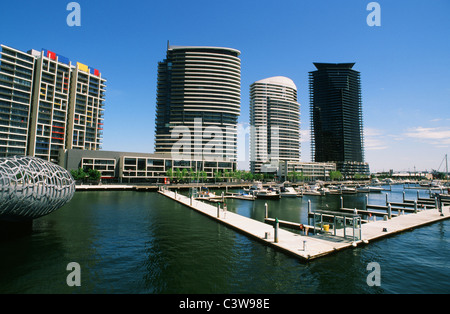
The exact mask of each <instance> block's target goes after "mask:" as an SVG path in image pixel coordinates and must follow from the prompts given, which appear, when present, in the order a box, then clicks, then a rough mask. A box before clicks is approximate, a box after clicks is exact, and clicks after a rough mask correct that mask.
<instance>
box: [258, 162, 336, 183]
mask: <svg viewBox="0 0 450 314" xmlns="http://www.w3.org/2000/svg"><path fill="white" fill-rule="evenodd" d="M332 171H336V164H335V163H327V162H301V161H287V160H285V161H280V162H279V163H278V164H277V165H276V164H274V163H266V164H262V166H261V172H262V173H270V174H273V175H277V177H278V180H281V181H283V180H289V179H290V178H291V177H292V176H293V175H294V174H295V176H296V177H297V178H298V179H301V180H304V181H310V180H324V181H326V180H329V179H330V173H331V172H332Z"/></svg>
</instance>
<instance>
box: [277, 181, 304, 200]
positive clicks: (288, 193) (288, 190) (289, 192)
mask: <svg viewBox="0 0 450 314" xmlns="http://www.w3.org/2000/svg"><path fill="white" fill-rule="evenodd" d="M279 189H280V194H281V197H297V196H301V195H300V194H299V193H298V192H297V191H296V190H295V189H294V188H293V187H292V186H291V185H290V184H288V183H286V182H285V183H283V184H281V185H280V186H279Z"/></svg>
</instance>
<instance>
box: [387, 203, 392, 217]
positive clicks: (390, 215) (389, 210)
mask: <svg viewBox="0 0 450 314" xmlns="http://www.w3.org/2000/svg"><path fill="white" fill-rule="evenodd" d="M388 218H389V219H391V218H392V208H391V204H388Z"/></svg>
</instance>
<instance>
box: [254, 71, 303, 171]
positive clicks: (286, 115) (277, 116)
mask: <svg viewBox="0 0 450 314" xmlns="http://www.w3.org/2000/svg"><path fill="white" fill-rule="evenodd" d="M250 126H251V128H250V171H251V172H253V173H255V172H260V171H261V165H262V164H263V163H269V162H270V163H274V164H276V165H277V166H278V162H279V161H300V104H299V103H298V102H297V87H296V86H295V84H294V82H293V81H292V80H291V79H289V78H287V77H283V76H275V77H270V78H266V79H263V80H260V81H256V82H255V83H253V84H252V85H251V86H250Z"/></svg>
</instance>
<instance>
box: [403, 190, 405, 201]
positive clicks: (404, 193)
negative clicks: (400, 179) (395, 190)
mask: <svg viewBox="0 0 450 314" xmlns="http://www.w3.org/2000/svg"><path fill="white" fill-rule="evenodd" d="M404 202H405V191H403V203H404Z"/></svg>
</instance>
